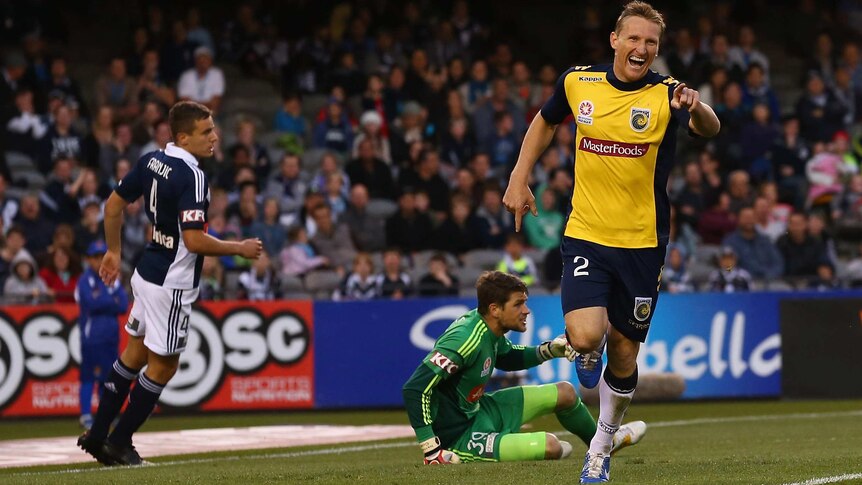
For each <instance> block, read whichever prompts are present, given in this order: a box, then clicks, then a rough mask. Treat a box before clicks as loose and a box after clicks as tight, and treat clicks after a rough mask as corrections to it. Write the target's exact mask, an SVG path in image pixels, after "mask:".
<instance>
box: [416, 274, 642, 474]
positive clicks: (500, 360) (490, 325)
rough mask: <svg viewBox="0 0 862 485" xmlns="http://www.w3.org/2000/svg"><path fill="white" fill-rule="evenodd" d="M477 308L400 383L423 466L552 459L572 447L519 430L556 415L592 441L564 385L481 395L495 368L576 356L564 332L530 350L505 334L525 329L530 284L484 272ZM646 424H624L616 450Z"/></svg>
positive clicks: (583, 411) (582, 409)
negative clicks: (537, 419) (536, 419)
mask: <svg viewBox="0 0 862 485" xmlns="http://www.w3.org/2000/svg"><path fill="white" fill-rule="evenodd" d="M476 292H477V297H478V300H479V306H478V308H476V309H475V310H471V311H469V312H467V313H466V314H464V315H463V316H461V317H460V318H458V319H457V320H455V321H454V322H453V323H452V324H451V325H450V326H449V328H447V329H446V331H445V332H444V333H443V335H441V336H440V338H438V339H437V342H436V343H435V344H434V348H433V349H432V350H431V352H430V353H429V354H428V355H427V356H426V357H425V358H424V359H423V360H422V363H421V364H420V365H419V367H417V368H416V371H415V372H413V375H412V376H410V379H409V380H408V381H407V383H406V384H404V389H403V392H404V403H405V405H406V407H407V414H408V416H409V418H410V424H411V425H412V426H413V429H414V430H415V431H416V438H417V440H418V441H419V445H420V447H421V448H422V451H423V453H424V454H425V464H446V463H461V462H472V461H520V460H556V459H560V458H565V457H567V456H568V455H569V454H570V453H571V452H572V445H571V444H569V443H568V442H566V441H560V440H559V439H557V437H556V436H554V435H553V434H551V433H545V432H537V433H520V432H519V431H520V429H521V425H522V424H524V423H526V422H528V421H531V420H533V419H535V418H537V417H540V416H544V415H547V414H551V413H555V414H556V416H557V419H558V420H559V421H560V424H562V425H563V427H564V428H565V429H566V430H568V431H569V432H571V433H572V434H574V435H576V436H577V437H578V438H580V439H581V440H582V441H583V442H584V443H586V444H587V445H589V443H590V440H591V439H592V438H593V435H594V434H595V432H596V421H595V420H594V419H593V417H592V415H590V412H589V410H588V409H587V407H586V406H585V405H584V403H583V402H581V400H580V399H579V398H578V396H577V394H576V393H575V388H574V387H573V386H572V385H571V384H570V383H568V382H558V383H555V384H545V385H540V386H519V387H512V388H508V389H502V390H499V391H496V392H491V393H488V394H485V384H486V383H487V382H488V380H489V379H490V377H491V373H492V372H493V371H494V369H495V368H497V369H502V370H507V371H514V370H521V369H528V368H530V367H535V366H537V365H539V364H541V363H542V362H545V361H546V360H550V359H554V358H560V357H566V358H568V359H569V360H573V359H574V358H575V357H576V355H577V354H576V353H575V352H574V351H573V350H572V348H571V347H570V346H568V345H567V343H566V339H565V337H564V336H562V335H561V336H559V337H557V338H555V339H554V340H551V341H548V342H543V343H541V344H539V345H538V346H535V347H532V346H530V347H527V346H523V345H513V344H512V342H510V341H509V339H507V338H506V337H505V334H506V332H508V331H509V330H514V331H516V332H523V331H525V330H526V328H527V327H526V325H527V323H526V320H527V315H529V314H530V310H529V308H527V287H526V285H524V283H523V282H522V281H521V280H520V279H518V278H517V277H515V276H512V275H509V274H505V273H501V272H499V271H489V272H486V273H484V274H482V276H480V277H479V280H478V281H477V282H476ZM645 432H646V424H644V423H643V421H635V422H632V423H629V424H627V425H624V426H621V427H620V429H619V430H618V431H617V433H616V434H615V435H614V443H613V449H612V452H613V451H617V450H619V449H620V448H623V447H625V446H628V445H633V444H635V443H637V442H638V441H640V439H641V437H643V434H644V433H645Z"/></svg>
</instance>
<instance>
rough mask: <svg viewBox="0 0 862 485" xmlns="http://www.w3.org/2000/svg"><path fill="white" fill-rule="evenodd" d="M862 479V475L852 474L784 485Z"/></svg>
mask: <svg viewBox="0 0 862 485" xmlns="http://www.w3.org/2000/svg"><path fill="white" fill-rule="evenodd" d="M859 478H862V473H851V474H847V475H835V476H834V477H824V478H812V479H810V480H805V481H804V482H793V483H785V484H784V485H822V484H824V483H838V482H844V481H847V480H856V479H859Z"/></svg>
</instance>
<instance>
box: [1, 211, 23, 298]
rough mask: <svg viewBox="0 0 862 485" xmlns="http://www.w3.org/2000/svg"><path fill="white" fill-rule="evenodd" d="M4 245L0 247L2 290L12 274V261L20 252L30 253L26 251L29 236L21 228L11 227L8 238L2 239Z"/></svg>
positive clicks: (7, 234)
mask: <svg viewBox="0 0 862 485" xmlns="http://www.w3.org/2000/svg"><path fill="white" fill-rule="evenodd" d="M0 240H3V245H2V246H0V290H2V289H3V287H4V285H5V283H6V279H7V278H8V277H9V275H10V274H11V273H12V261H13V260H15V256H17V255H18V253H20V252H22V251H23V252H25V253H26V252H28V251H27V250H26V249H24V245H25V244H26V243H27V235H26V234H24V230H23V229H21V227H20V226H11V227H9V230H8V231H7V232H6V237H5V239H4V238H0Z"/></svg>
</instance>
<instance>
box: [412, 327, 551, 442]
mask: <svg viewBox="0 0 862 485" xmlns="http://www.w3.org/2000/svg"><path fill="white" fill-rule="evenodd" d="M541 362H542V359H541V356H540V354H539V352H538V351H537V348H536V347H532V346H531V347H525V346H523V345H513V344H512V342H510V341H509V339H508V338H506V337H505V336H497V335H495V334H494V332H492V331H491V329H490V328H488V325H487V324H486V323H485V320H484V319H483V318H482V316H481V315H480V314H479V312H478V311H477V310H471V311H469V312H467V313H466V314H464V315H463V316H461V317H460V318H458V319H457V320H455V321H454V322H453V323H452V324H451V325H449V327H448V328H447V329H446V331H445V332H443V335H441V336H440V338H438V339H437V341H436V342H435V343H434V348H433V349H431V352H429V353H428V355H427V356H426V357H425V358H424V359H423V360H422V363H421V364H420V365H419V367H417V368H416V371H414V372H413V375H412V376H411V377H410V379H409V380H408V381H407V383H406V384H404V389H403V391H404V404H405V406H406V408H407V415H408V417H409V418H410V424H411V426H413V428H414V430H415V431H416V438H417V439H418V440H419V441H420V442H421V441H424V440H426V439H428V438H431V437H433V436H435V435H436V436H438V437H439V438H440V441H441V443H442V444H443V446H444V447H446V446H447V445H449V444H450V443H453V442H455V440H457V439H458V437H460V436H461V434H462V433H463V432H464V431H465V430H466V429H467V428H468V427H469V426H470V423H471V421H472V419H473V417H474V416H475V415H476V413H478V412H479V409H480V406H481V398H482V395H483V394H484V393H485V385H486V384H487V383H488V379H490V378H491V373H492V372H493V371H494V369H495V368H498V369H502V370H520V369H527V368H530V367H533V366H536V365H539V364H540V363H541Z"/></svg>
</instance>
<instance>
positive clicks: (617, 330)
mask: <svg viewBox="0 0 862 485" xmlns="http://www.w3.org/2000/svg"><path fill="white" fill-rule="evenodd" d="M664 28H665V24H664V19H663V18H662V16H661V14H659V13H658V12H657V11H656V10H654V9H653V8H652V7H651V6H650V5H649V4H647V3H644V2H639V1H635V2H631V3H629V4H627V5H626V6H625V7H624V9H623V11H622V13H621V14H620V16H619V18H618V19H617V23H616V26H615V28H614V31H613V32H611V34H610V43H611V47H612V48H613V49H614V61H613V64H607V65H597V66H578V67H573V68H571V69H569V70H568V71H566V72H564V73H563V75H562V76H560V78H559V80H558V81H557V85H556V88H555V91H554V94H553V95H552V96H551V98H550V99H549V100H548V102H547V103H546V104H545V105H544V106H543V107H542V110H541V111H540V113H539V114H537V115H536V117H535V118H534V119H533V121H532V123H531V124H530V128H529V129H528V130H527V135H526V137H525V138H524V143H523V146H522V147H521V153H520V155H519V157H518V162H517V164H516V165H515V168H514V170H513V171H512V174H511V177H510V179H509V186H508V188H507V190H506V194H505V196H504V197H503V203H504V204H505V206H506V208H507V209H508V210H510V211H511V212H513V213H514V214H515V229H516V230H520V226H521V219H522V217H523V216H524V215H525V214H526V213H527V212H531V213H532V214H533V215H534V216H535V215H536V200H535V197H534V196H533V194H532V192H531V191H530V189H529V187H528V185H527V180H528V178H529V174H530V172H531V171H532V169H533V165H534V164H535V162H536V160H537V159H538V158H539V156H540V155H541V154H542V152H543V151H544V150H545V148H547V146H548V144H549V143H550V142H551V140H552V139H553V138H554V132H555V130H556V127H557V125H558V124H560V123H561V122H562V121H563V120H564V119H565V118H566V117H567V116H568V115H570V114H572V115H574V118H575V123H577V137H576V138H575V150H576V155H575V184H574V189H573V191H572V200H571V207H572V209H571V213H570V214H569V217H568V219H567V221H566V226H565V232H564V234H563V241H562V244H561V252H562V255H563V276H562V289H561V291H562V295H561V300H562V306H563V314H564V315H565V321H566V336H567V337H568V340H569V344H570V345H571V346H572V347H573V348H574V349H575V350H576V351H577V352H579V356H578V358H577V359H576V361H575V362H576V367H577V371H578V378H579V379H580V381H581V383H582V384H583V385H584V386H585V387H595V386H596V385H597V384H599V397H600V410H599V420H598V431H597V432H596V434H595V436H594V437H593V439H592V441H591V443H590V449H589V451H588V452H587V455H586V458H585V460H584V468H583V471H582V472H581V483H597V482H605V481H607V480H608V477H609V474H610V454H609V451H610V447H611V444H612V439H613V435H614V432H615V431H616V430H617V429H618V428H619V426H620V423H621V422H622V419H623V415H624V414H625V412H626V409H627V408H628V405H629V402H630V401H631V397H632V394H633V393H634V390H635V386H636V385H637V377H638V374H637V355H638V350H639V348H640V343H641V342H643V341H644V340H646V335H647V331H648V330H649V325H650V320H651V318H652V315H653V312H654V310H655V305H656V303H657V300H658V285H659V280H660V278H661V270H662V264H663V262H664V256H665V247H666V245H667V242H668V232H669V226H670V204H669V202H668V196H667V192H666V185H667V179H668V175H669V173H670V170H671V168H672V167H673V158H674V151H675V149H676V136H677V131H678V127H687V128H688V131H689V134H691V135H693V136H705V137H711V136H714V135H715V134H716V133H718V130H719V127H720V125H719V121H718V118H717V117H716V116H715V113H714V112H713V110H712V108H710V107H709V106H708V105H706V104H704V103H701V102H700V95H699V94H698V92H697V91H696V90H694V89H691V88H688V87H686V86H685V84H683V83H681V82H679V81H677V80H675V79H673V78H671V77H668V76H662V75H660V74H657V73H655V72H653V71H650V70H649V67H650V64H651V63H652V61H653V60H654V59H655V57H656V55H657V54H658V48H659V42H660V39H661V36H662V34H663V33H664ZM605 345H607V348H608V365H607V369H605V372H604V374H603V376H604V378H603V379H600V376H602V368H601V355H602V352H603V350H604V346H605ZM599 381H601V382H600V383H599Z"/></svg>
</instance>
